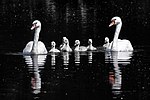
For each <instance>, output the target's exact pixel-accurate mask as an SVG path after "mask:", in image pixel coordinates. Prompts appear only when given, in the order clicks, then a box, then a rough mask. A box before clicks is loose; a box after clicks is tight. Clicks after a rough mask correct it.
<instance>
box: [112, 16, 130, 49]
mask: <svg viewBox="0 0 150 100" xmlns="http://www.w3.org/2000/svg"><path fill="white" fill-rule="evenodd" d="M112 25H116V30H115V34H114V39H113V41H112V42H111V43H110V45H109V49H110V50H112V51H133V47H132V44H131V42H130V41H129V40H126V39H123V40H121V39H118V37H119V33H120V30H121V27H122V21H121V18H120V17H113V18H112V19H111V23H110V25H109V27H111V26H112Z"/></svg>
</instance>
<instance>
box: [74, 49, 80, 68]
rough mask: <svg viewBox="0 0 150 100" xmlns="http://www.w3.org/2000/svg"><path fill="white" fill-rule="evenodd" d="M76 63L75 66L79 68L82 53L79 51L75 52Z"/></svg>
mask: <svg viewBox="0 0 150 100" xmlns="http://www.w3.org/2000/svg"><path fill="white" fill-rule="evenodd" d="M74 57H75V59H74V62H75V65H77V66H79V65H80V52H79V51H75V52H74Z"/></svg>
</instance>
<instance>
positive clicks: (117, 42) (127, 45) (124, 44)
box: [23, 16, 133, 54]
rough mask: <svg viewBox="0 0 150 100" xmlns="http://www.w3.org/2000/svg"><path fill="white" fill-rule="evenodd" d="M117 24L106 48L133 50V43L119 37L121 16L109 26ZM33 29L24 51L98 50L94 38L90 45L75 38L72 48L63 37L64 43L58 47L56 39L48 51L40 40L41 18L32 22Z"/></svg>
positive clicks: (36, 52) (107, 41) (32, 52)
mask: <svg viewBox="0 0 150 100" xmlns="http://www.w3.org/2000/svg"><path fill="white" fill-rule="evenodd" d="M113 25H116V29H115V33H114V38H113V41H112V42H109V38H108V37H105V43H104V45H103V47H104V48H105V50H110V51H133V47H132V44H131V42H130V41H129V40H127V39H123V40H121V39H118V38H119V34H120V31H121V27H122V21H121V18H120V17H117V16H116V17H113V18H112V19H111V23H110V25H109V27H111V26H113ZM31 30H34V38H33V41H30V42H28V43H27V44H26V46H25V48H24V49H23V53H31V54H47V53H48V52H60V51H65V52H72V51H94V50H97V48H96V47H94V46H93V45H92V43H93V41H92V39H88V46H80V40H75V44H74V48H73V49H72V48H71V47H70V45H69V40H68V38H67V37H63V39H62V44H61V45H60V46H59V48H58V49H57V48H56V43H55V41H52V42H51V49H50V50H49V51H48V50H47V49H46V46H45V44H44V43H43V42H42V41H39V35H40V31H41V22H40V21H39V20H35V21H33V23H32V27H31Z"/></svg>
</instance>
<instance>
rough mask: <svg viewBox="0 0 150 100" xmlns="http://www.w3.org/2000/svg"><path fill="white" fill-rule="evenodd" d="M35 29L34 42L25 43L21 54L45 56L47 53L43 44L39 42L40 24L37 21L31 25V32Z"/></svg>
mask: <svg viewBox="0 0 150 100" xmlns="http://www.w3.org/2000/svg"><path fill="white" fill-rule="evenodd" d="M33 29H35V33H34V40H33V41H30V42H28V43H27V45H26V46H25V48H24V49H23V53H33V54H45V53H47V49H46V47H45V45H44V43H43V42H41V41H38V40H39V34H40V31H41V22H40V21H39V20H35V21H34V22H33V23H32V27H31V30H33Z"/></svg>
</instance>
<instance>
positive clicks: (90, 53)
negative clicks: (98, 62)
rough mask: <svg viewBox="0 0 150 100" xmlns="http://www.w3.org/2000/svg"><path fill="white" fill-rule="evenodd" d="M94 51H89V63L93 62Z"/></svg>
mask: <svg viewBox="0 0 150 100" xmlns="http://www.w3.org/2000/svg"><path fill="white" fill-rule="evenodd" d="M92 58H93V53H92V51H88V63H92Z"/></svg>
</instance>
